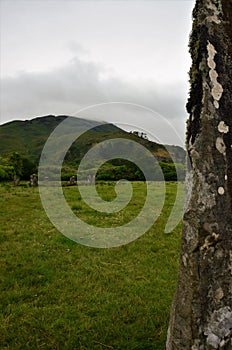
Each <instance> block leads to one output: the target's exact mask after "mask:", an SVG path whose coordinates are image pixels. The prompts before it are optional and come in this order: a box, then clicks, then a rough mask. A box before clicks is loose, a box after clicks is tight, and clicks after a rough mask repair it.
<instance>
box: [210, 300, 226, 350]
mask: <svg viewBox="0 0 232 350" xmlns="http://www.w3.org/2000/svg"><path fill="white" fill-rule="evenodd" d="M204 334H205V335H206V336H207V344H208V345H209V346H211V347H212V348H213V349H218V348H219V347H220V348H221V346H224V345H226V344H228V343H229V342H230V339H231V335H232V311H231V309H230V307H229V306H225V307H222V308H221V309H219V310H215V311H214V312H213V313H212V315H211V317H210V319H209V321H208V325H207V327H206V329H205V331H204Z"/></svg>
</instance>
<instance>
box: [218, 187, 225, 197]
mask: <svg viewBox="0 0 232 350" xmlns="http://www.w3.org/2000/svg"><path fill="white" fill-rule="evenodd" d="M218 193H219V194H220V195H221V196H223V194H225V190H224V188H223V187H219V188H218Z"/></svg>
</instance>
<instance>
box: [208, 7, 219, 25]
mask: <svg viewBox="0 0 232 350" xmlns="http://www.w3.org/2000/svg"><path fill="white" fill-rule="evenodd" d="M207 7H208V9H209V10H210V11H211V12H212V15H210V16H207V20H208V21H209V22H214V23H216V24H220V23H221V21H220V19H219V15H220V12H219V11H218V9H217V7H216V6H215V5H214V4H212V1H208V3H207Z"/></svg>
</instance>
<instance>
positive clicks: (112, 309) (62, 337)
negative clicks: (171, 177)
mask: <svg viewBox="0 0 232 350" xmlns="http://www.w3.org/2000/svg"><path fill="white" fill-rule="evenodd" d="M166 186H167V192H166V200H165V206H164V209H163V211H162V214H161V215H160V217H159V218H158V220H157V222H156V223H155V225H154V226H153V227H152V228H151V229H150V230H149V231H148V232H147V233H146V234H144V235H143V236H142V237H140V238H139V239H137V240H136V241H134V242H132V243H130V244H128V245H124V246H121V247H118V248H108V249H97V248H90V247H87V246H83V245H80V244H77V243H75V242H73V241H71V240H69V239H68V238H66V237H65V236H63V235H62V234H61V233H59V232H58V231H57V230H56V229H55V228H54V227H53V225H52V224H51V223H50V221H49V219H48V218H47V216H46V214H45V212H44V210H43V208H42V205H41V202H40V197H39V193H38V188H27V187H23V186H20V187H13V186H12V185H11V184H10V183H5V184H1V185H0V214H1V216H0V250H1V255H0V266H1V270H0V281H1V297H0V304H1V320H0V324H1V329H0V349H12V350H13V349H23V350H26V349H30V350H31V349H53V350H55V349H60V350H63V349H64V350H66V349H67V350H69V349H70V350H74V349H78V350H79V349H80V350H84V349H85V350H91V349H96V350H104V349H115V350H135V349H136V350H149V349H154V350H164V346H165V339H166V332H167V325H168V320H169V312H170V307H171V303H172V298H173V293H174V291H175V287H176V280H177V269H178V257H179V246H180V236H181V225H179V226H178V227H177V228H176V229H175V230H174V231H173V232H172V233H170V234H165V233H164V227H165V224H166V221H167V217H168V215H169V213H170V211H171V208H172V205H173V201H174V199H175V189H176V184H175V183H167V184H166ZM134 190H135V192H136V193H137V195H136V199H135V200H134V202H133V203H132V204H133V205H131V207H130V208H129V210H127V216H126V215H124V217H127V220H130V214H131V215H135V213H136V212H137V211H138V209H139V208H141V206H142V205H143V203H144V187H143V185H142V183H135V184H134ZM99 191H100V192H101V195H102V197H103V198H105V199H106V200H110V199H112V196H113V195H114V192H113V186H112V184H105V185H101V186H100V189H99ZM64 192H65V195H66V198H67V200H68V201H69V203H70V207H71V208H72V209H73V211H74V212H75V213H80V215H82V218H84V219H89V218H90V215H91V213H88V208H87V207H85V205H84V203H82V202H81V200H80V198H79V197H78V196H77V195H76V189H75V188H74V187H67V188H65V189H64ZM99 215H100V216H98V215H97V214H96V213H94V215H93V217H92V218H90V219H89V220H90V221H91V220H92V221H91V223H92V224H96V225H97V224H98V225H99V221H100V219H102V218H101V215H102V214H99ZM118 215H120V214H118ZM104 220H105V221H104V222H105V223H106V225H108V226H110V225H111V224H112V225H115V224H117V222H118V221H117V220H119V217H118V218H117V215H116V216H114V217H113V218H110V215H108V217H105V216H104ZM110 220H113V221H110Z"/></svg>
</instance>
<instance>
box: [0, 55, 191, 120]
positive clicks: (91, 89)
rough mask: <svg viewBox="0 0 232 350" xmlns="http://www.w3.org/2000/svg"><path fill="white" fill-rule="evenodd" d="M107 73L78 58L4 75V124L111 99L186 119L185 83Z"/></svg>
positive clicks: (2, 102) (2, 87)
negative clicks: (40, 70)
mask: <svg viewBox="0 0 232 350" xmlns="http://www.w3.org/2000/svg"><path fill="white" fill-rule="evenodd" d="M105 73H106V72H105V70H104V68H103V66H101V65H97V64H94V63H91V62H84V61H81V60H80V59H78V58H75V59H73V60H72V61H71V62H70V63H69V64H68V65H66V66H64V67H61V68H59V69H56V70H54V71H49V72H43V73H21V74H20V75H18V76H16V77H11V78H4V79H2V81H1V91H2V94H1V95H2V101H1V123H4V122H6V121H8V120H13V119H30V118H32V117H35V116H38V115H46V114H50V113H51V114H67V115H73V114H74V113H75V112H76V111H78V110H79V109H80V108H83V107H86V106H89V105H92V104H99V103H106V102H110V101H121V102H129V103H135V104H140V105H144V106H146V107H149V108H151V109H153V110H155V111H157V112H158V113H160V114H162V115H164V117H165V118H167V119H169V120H170V121H175V120H176V121H178V120H179V122H180V123H183V122H184V118H185V116H186V113H185V107H184V106H185V102H186V101H185V99H186V96H185V94H184V93H183V91H184V87H183V83H182V84H179V85H171V84H170V85H167V84H166V85H162V86H161V85H156V83H155V82H149V84H145V83H144V82H141V84H140V82H139V83H136V84H132V83H131V82H130V83H129V82H126V81H122V80H120V79H119V78H117V79H116V78H113V77H111V78H108V79H102V78H101V77H102V76H104V74H105ZM135 119H136V113H135Z"/></svg>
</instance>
